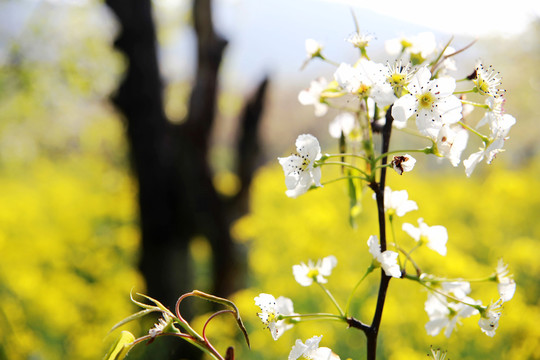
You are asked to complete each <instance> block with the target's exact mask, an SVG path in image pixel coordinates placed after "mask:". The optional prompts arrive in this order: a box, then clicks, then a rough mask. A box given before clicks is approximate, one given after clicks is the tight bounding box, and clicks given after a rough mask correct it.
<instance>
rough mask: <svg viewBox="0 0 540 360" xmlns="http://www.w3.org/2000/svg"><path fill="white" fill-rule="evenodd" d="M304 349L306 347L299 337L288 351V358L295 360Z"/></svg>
mask: <svg viewBox="0 0 540 360" xmlns="http://www.w3.org/2000/svg"><path fill="white" fill-rule="evenodd" d="M306 349H307V346H306V345H304V343H302V341H301V340H300V339H296V342H295V344H294V346H293V347H292V349H291V352H290V353H289V358H288V360H296V359H298V358H299V357H300V356H302V355H303V354H304V352H305V351H306Z"/></svg>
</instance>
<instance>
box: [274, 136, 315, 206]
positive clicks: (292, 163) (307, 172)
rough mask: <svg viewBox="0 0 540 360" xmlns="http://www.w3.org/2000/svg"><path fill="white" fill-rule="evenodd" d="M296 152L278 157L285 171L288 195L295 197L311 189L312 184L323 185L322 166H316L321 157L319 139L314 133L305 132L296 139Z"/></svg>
mask: <svg viewBox="0 0 540 360" xmlns="http://www.w3.org/2000/svg"><path fill="white" fill-rule="evenodd" d="M296 151H297V153H296V154H292V155H291V156H288V157H285V158H278V161H279V163H280V164H281V166H282V167H283V172H284V173H285V185H286V186H287V189H288V190H287V191H286V192H285V194H287V196H289V197H292V198H295V197H297V196H299V195H302V194H304V193H305V192H307V191H308V190H309V188H310V187H311V185H315V186H322V185H321V168H320V167H315V166H314V163H315V161H316V160H318V159H320V158H321V156H322V155H321V147H320V146H319V141H318V140H317V138H316V137H315V136H313V135H309V134H303V135H300V136H298V138H297V139H296Z"/></svg>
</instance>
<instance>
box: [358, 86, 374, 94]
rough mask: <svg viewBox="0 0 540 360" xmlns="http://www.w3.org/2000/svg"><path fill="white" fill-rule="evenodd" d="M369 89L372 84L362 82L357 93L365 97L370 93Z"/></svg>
mask: <svg viewBox="0 0 540 360" xmlns="http://www.w3.org/2000/svg"><path fill="white" fill-rule="evenodd" d="M369 89H371V87H370V86H368V85H366V84H360V86H359V87H358V91H357V93H358V95H359V96H360V97H364V96H367V95H368V92H369Z"/></svg>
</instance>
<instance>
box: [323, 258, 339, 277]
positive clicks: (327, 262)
mask: <svg viewBox="0 0 540 360" xmlns="http://www.w3.org/2000/svg"><path fill="white" fill-rule="evenodd" d="M336 265H337V259H336V257H335V256H334V255H330V256H327V257H325V258H324V259H322V262H321V267H320V268H319V273H320V274H321V275H324V276H328V275H330V274H331V273H332V269H333V268H334V267H335V266H336Z"/></svg>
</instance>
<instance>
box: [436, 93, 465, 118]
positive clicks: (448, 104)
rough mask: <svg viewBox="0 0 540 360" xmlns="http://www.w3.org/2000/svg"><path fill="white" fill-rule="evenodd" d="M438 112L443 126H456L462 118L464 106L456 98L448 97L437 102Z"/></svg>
mask: <svg viewBox="0 0 540 360" xmlns="http://www.w3.org/2000/svg"><path fill="white" fill-rule="evenodd" d="M437 110H438V112H439V114H440V115H441V116H442V118H441V121H442V123H443V124H455V123H457V122H458V121H459V120H461V118H462V115H463V114H462V110H463V105H462V104H461V101H460V100H459V99H458V98H457V97H455V96H453V95H452V96H448V97H446V98H444V99H441V100H440V101H437Z"/></svg>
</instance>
